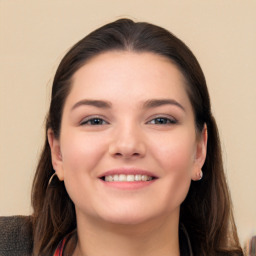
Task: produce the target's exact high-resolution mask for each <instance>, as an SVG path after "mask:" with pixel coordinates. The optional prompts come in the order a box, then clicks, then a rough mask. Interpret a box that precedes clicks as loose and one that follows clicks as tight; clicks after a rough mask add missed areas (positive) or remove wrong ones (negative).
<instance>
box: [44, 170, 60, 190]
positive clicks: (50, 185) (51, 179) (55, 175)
mask: <svg viewBox="0 0 256 256" xmlns="http://www.w3.org/2000/svg"><path fill="white" fill-rule="evenodd" d="M54 177H57V178H58V176H57V174H56V172H54V173H53V175H52V176H51V177H50V179H49V181H48V186H47V187H56V182H53V179H54ZM58 181H59V179H58Z"/></svg>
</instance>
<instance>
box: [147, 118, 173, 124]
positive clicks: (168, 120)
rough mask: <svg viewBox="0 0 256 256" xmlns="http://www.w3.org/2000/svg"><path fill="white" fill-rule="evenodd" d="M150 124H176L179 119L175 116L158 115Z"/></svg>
mask: <svg viewBox="0 0 256 256" xmlns="http://www.w3.org/2000/svg"><path fill="white" fill-rule="evenodd" d="M148 123H149V124H157V125H168V124H176V123H177V121H176V120H175V119H173V118H167V117H157V118H154V119H152V120H150V121H149V122H148Z"/></svg>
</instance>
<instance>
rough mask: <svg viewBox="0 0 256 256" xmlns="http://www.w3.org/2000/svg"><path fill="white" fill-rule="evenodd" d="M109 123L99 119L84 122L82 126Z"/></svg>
mask: <svg viewBox="0 0 256 256" xmlns="http://www.w3.org/2000/svg"><path fill="white" fill-rule="evenodd" d="M106 124H108V122H106V121H105V120H103V119H102V118H99V117H94V118H90V119H85V120H83V121H82V122H81V123H80V125H106Z"/></svg>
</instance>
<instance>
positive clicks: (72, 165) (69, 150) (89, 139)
mask: <svg viewBox="0 0 256 256" xmlns="http://www.w3.org/2000/svg"><path fill="white" fill-rule="evenodd" d="M63 138H64V139H63V140H62V142H61V153H62V160H63V169H64V175H65V174H68V173H70V172H72V174H75V173H77V174H78V173H80V172H82V174H83V175H84V174H90V175H91V174H93V170H94V167H95V166H96V165H97V163H98V162H99V160H100V159H101V157H102V155H103V154H104V153H105V150H106V145H105V144H104V139H102V138H101V137H100V136H93V135H87V136H86V135H85V134H84V133H78V134H75V133H73V134H72V133H66V134H65V137H64V136H63Z"/></svg>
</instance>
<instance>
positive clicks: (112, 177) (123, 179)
mask: <svg viewBox="0 0 256 256" xmlns="http://www.w3.org/2000/svg"><path fill="white" fill-rule="evenodd" d="M152 179H153V177H151V176H148V175H141V174H136V175H133V174H128V175H126V174H119V175H118V174H115V175H108V176H105V181H108V182H113V181H119V182H132V181H150V180H152Z"/></svg>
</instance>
